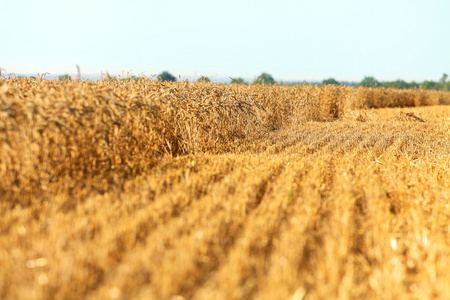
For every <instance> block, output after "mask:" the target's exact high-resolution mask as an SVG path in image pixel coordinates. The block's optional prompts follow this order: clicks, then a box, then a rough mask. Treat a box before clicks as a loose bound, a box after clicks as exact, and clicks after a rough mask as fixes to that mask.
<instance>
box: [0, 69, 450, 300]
mask: <svg viewBox="0 0 450 300" xmlns="http://www.w3.org/2000/svg"><path fill="white" fill-rule="evenodd" d="M449 104H450V94H449V93H443V92H437V91H423V90H390V89H370V88H351V87H343V86H332V85H329V86H311V85H302V86H280V85H274V86H258V85H256V86H244V85H220V84H212V83H193V82H180V83H166V82H159V81H151V80H145V79H141V80H129V81H120V80H101V81H96V82H92V81H63V82H60V81H47V80H33V79H15V78H13V79H0V179H1V180H0V299H5V300H6V299H174V300H175V299H177V300H181V299H292V300H301V299H450V289H449V288H448V287H449V286H450V105H449Z"/></svg>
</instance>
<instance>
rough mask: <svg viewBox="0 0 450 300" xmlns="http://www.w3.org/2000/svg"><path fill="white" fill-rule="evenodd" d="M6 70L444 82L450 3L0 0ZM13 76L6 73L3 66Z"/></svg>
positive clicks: (449, 57) (1, 60) (0, 61)
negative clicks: (442, 80) (370, 77)
mask: <svg viewBox="0 0 450 300" xmlns="http://www.w3.org/2000/svg"><path fill="white" fill-rule="evenodd" d="M0 8H1V16H2V17H1V19H0V22H1V24H2V26H1V28H2V33H1V38H0V68H2V69H3V70H2V73H3V74H5V73H15V74H36V73H40V74H42V73H45V72H49V73H50V74H53V75H56V74H63V73H69V74H76V72H77V71H76V65H77V64H78V65H79V66H80V68H81V73H82V77H83V76H85V74H96V75H100V73H101V72H109V73H110V74H122V73H124V74H125V73H127V72H129V73H132V74H133V75H140V74H144V75H146V76H147V77H149V76H152V75H157V74H159V73H160V72H162V71H164V70H167V71H169V72H170V73H172V74H173V75H175V76H177V77H178V76H182V77H183V76H193V77H200V76H201V75H205V76H209V77H212V78H222V77H223V78H228V77H233V78H235V77H243V78H255V77H257V76H258V75H259V74H261V73H262V72H267V73H269V74H271V75H272V76H273V77H274V78H275V80H277V81H303V80H309V81H311V80H318V81H320V80H322V79H326V78H330V77H333V78H335V79H337V80H339V81H360V80H362V79H363V78H364V77H365V76H374V77H375V78H376V79H378V80H380V81H388V80H396V79H404V80H406V81H413V80H414V81H423V80H435V81H438V80H439V79H440V78H441V77H442V74H443V73H449V74H450V17H449V16H450V1H449V0H341V1H339V0H310V1H304V0H292V1H291V0H276V1H275V0H272V1H269V0H258V1H255V0H226V1H224V0H221V1H217V0H216V1H215V0H189V1H175V0H165V1H163V0H160V1H153V0H147V1H144V0H126V1H125V0H121V1H119V0H72V1H68V0H55V1H54V0H40V1H36V0H0ZM5 70H6V71H5Z"/></svg>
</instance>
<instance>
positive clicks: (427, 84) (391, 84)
mask: <svg viewBox="0 0 450 300" xmlns="http://www.w3.org/2000/svg"><path fill="white" fill-rule="evenodd" d="M447 78H448V75H447V74H445V73H444V74H442V77H441V79H440V80H439V81H428V80H427V81H424V82H422V83H417V82H414V81H413V82H406V81H404V80H402V79H398V80H395V81H383V82H380V81H378V80H376V79H375V78H374V77H372V76H366V77H364V79H363V80H362V81H361V82H360V83H357V84H351V85H355V86H363V87H372V88H376V87H383V88H390V89H424V90H437V91H450V81H447ZM322 84H323V85H325V84H343V83H339V82H338V81H336V80H335V79H334V78H329V79H326V80H323V81H322ZM344 85H348V84H344Z"/></svg>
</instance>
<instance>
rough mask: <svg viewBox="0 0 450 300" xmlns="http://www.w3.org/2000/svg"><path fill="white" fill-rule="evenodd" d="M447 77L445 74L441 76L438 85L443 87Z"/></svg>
mask: <svg viewBox="0 0 450 300" xmlns="http://www.w3.org/2000/svg"><path fill="white" fill-rule="evenodd" d="M447 77H448V75H447V74H445V73H444V74H442V77H441V80H440V81H439V83H440V84H442V86H444V85H445V81H446V80H447Z"/></svg>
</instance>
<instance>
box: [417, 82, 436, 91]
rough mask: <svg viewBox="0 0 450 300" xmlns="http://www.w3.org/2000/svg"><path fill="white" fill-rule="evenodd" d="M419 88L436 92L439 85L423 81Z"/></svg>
mask: <svg viewBox="0 0 450 300" xmlns="http://www.w3.org/2000/svg"><path fill="white" fill-rule="evenodd" d="M420 88H421V89H424V90H438V89H439V84H438V83H436V82H434V81H424V82H422V84H421V85H420Z"/></svg>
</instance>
